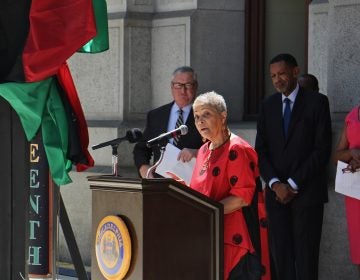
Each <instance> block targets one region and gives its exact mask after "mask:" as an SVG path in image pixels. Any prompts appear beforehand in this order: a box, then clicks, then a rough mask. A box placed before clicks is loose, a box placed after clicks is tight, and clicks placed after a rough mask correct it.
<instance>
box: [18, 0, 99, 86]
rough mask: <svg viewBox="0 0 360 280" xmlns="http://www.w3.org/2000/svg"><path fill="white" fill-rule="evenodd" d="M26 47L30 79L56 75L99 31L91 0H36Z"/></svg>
mask: <svg viewBox="0 0 360 280" xmlns="http://www.w3.org/2000/svg"><path fill="white" fill-rule="evenodd" d="M29 19H30V29H29V35H28V38H27V41H26V44H25V48H24V51H23V66H24V72H25V80H26V81H27V82H34V81H41V80H43V79H45V78H47V77H50V76H52V75H55V74H56V73H57V72H58V70H59V68H60V67H61V65H62V64H63V63H64V62H65V61H66V60H67V59H68V58H69V57H70V56H72V55H73V54H74V53H75V52H76V51H77V50H78V49H79V48H81V47H82V46H83V45H84V44H86V43H87V42H88V41H89V40H90V39H92V38H93V37H95V35H96V24H95V18H94V11H93V6H92V1H91V0H62V1H58V0H47V1H32V5H31V8H30V14H29Z"/></svg>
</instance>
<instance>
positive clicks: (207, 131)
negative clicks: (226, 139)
mask: <svg viewBox="0 0 360 280" xmlns="http://www.w3.org/2000/svg"><path fill="white" fill-rule="evenodd" d="M194 118H195V125H196V128H197V130H198V131H199V133H200V135H201V136H202V137H203V138H206V139H208V140H210V141H212V142H213V141H216V140H218V139H221V137H223V130H224V126H225V122H226V112H221V113H219V112H218V111H217V110H216V109H215V108H213V107H211V106H209V105H196V106H194Z"/></svg>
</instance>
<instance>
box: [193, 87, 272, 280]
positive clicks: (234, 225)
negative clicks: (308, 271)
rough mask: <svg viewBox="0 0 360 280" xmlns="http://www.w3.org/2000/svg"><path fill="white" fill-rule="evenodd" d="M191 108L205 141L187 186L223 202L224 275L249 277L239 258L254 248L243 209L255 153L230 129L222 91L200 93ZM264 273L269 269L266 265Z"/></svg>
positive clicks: (256, 173)
mask: <svg viewBox="0 0 360 280" xmlns="http://www.w3.org/2000/svg"><path fill="white" fill-rule="evenodd" d="M193 110H194V118H195V125H196V128H197V129H198V131H199V132H200V134H201V136H202V137H203V138H204V139H206V142H205V144H203V146H202V147H201V148H200V149H199V151H198V155H197V158H196V164H195V168H194V171H193V175H192V178H191V182H190V188H192V189H194V190H196V191H198V192H200V193H202V194H204V195H206V196H208V197H210V198H212V199H214V200H216V201H219V202H221V203H222V204H223V205H224V279H234V280H235V279H248V278H243V277H246V276H245V275H246V269H247V268H246V266H245V264H244V263H245V261H244V262H242V260H245V259H246V257H249V255H248V253H252V252H254V248H253V245H252V242H251V238H250V236H249V231H248V228H247V224H246V221H245V219H244V215H243V211H242V209H243V207H246V206H248V205H249V204H250V203H251V201H252V199H253V196H254V193H255V186H256V182H255V181H256V178H257V177H258V176H259V171H258V165H257V161H258V159H257V154H256V152H255V150H254V149H253V148H252V147H251V146H250V145H249V144H248V143H247V142H246V141H245V140H243V139H242V138H240V137H239V136H237V135H235V134H233V133H231V132H230V130H229V128H228V126H227V108H226V103H225V100H224V98H223V97H222V96H221V95H219V94H217V93H215V92H207V93H204V94H201V95H199V96H198V97H197V98H196V99H195V101H194V104H193ZM264 212H265V211H264ZM264 248H266V247H263V248H262V249H264ZM264 250H266V249H264ZM262 253H264V254H265V253H266V252H262ZM259 263H260V262H259ZM260 266H261V265H260ZM262 272H263V271H261V272H260V275H259V276H258V277H259V278H257V279H260V278H261V273H262ZM265 273H269V267H267V268H266V269H265ZM252 279H253V278H252ZM254 279H255V278H254ZM263 279H269V278H263Z"/></svg>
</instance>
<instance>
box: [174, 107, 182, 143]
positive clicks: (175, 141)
mask: <svg viewBox="0 0 360 280" xmlns="http://www.w3.org/2000/svg"><path fill="white" fill-rule="evenodd" d="M178 113H179V116H178V119H177V121H176V124H175V129H177V128H178V127H180V125H183V124H184V119H183V110H181V109H179V110H178ZM179 140H180V135H178V136H176V137H174V145H175V146H177V145H178V143H179Z"/></svg>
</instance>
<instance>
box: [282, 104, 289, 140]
mask: <svg viewBox="0 0 360 280" xmlns="http://www.w3.org/2000/svg"><path fill="white" fill-rule="evenodd" d="M284 102H285V110H284V119H283V121H284V134H285V137H286V136H287V134H288V129H289V123H290V117H291V108H290V103H291V100H290V99H289V98H285V99H284Z"/></svg>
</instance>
